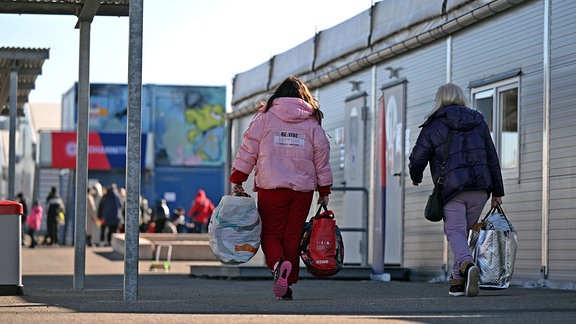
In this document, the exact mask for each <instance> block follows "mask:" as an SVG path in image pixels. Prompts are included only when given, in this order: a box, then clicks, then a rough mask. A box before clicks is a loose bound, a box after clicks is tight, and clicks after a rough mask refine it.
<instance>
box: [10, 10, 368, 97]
mask: <svg viewBox="0 0 576 324" xmlns="http://www.w3.org/2000/svg"><path fill="white" fill-rule="evenodd" d="M373 3H374V0H291V1H282V0H243V1H240V0H144V24H143V45H142V46H143V48H142V52H143V54H142V83H143V84H161V85H201V86H203V85H209V86H211V85H215V86H226V87H227V88H228V95H227V96H228V97H229V96H230V94H231V87H232V79H233V78H234V75H236V74H238V73H242V72H245V71H247V70H250V69H252V68H254V67H256V66H258V65H260V64H262V63H264V62H266V61H268V60H269V59H270V58H271V57H272V56H274V55H276V54H280V53H283V52H285V51H287V50H289V49H291V48H293V47H296V46H297V45H299V44H301V43H303V42H305V41H306V40H308V39H310V38H312V37H314V35H315V34H316V33H317V32H319V31H322V30H326V29H329V28H330V27H333V26H335V25H337V24H339V23H341V22H343V21H345V20H347V19H349V18H352V17H354V16H355V15H357V14H359V13H360V12H363V11H364V10H367V9H369V8H370V7H371V5H372V4H373ZM76 22H77V18H76V17H75V16H63V15H15V14H0V47H23V48H48V49H49V50H50V54H49V55H50V57H49V59H48V60H46V61H45V62H44V65H43V68H42V74H41V75H39V76H38V78H37V79H36V88H35V89H34V90H32V91H31V92H30V96H29V102H30V103H55V104H59V103H61V99H62V95H63V94H64V93H65V92H66V91H68V90H69V89H70V88H72V87H73V85H74V83H75V82H77V80H78V56H79V37H80V36H79V32H80V30H79V29H75V28H74V27H75V25H76ZM128 29H129V18H128V17H100V16H97V17H95V18H94V21H93V22H92V25H91V34H90V40H91V50H90V82H91V83H121V84H126V83H127V82H128ZM227 99H228V101H229V100H230V98H227Z"/></svg>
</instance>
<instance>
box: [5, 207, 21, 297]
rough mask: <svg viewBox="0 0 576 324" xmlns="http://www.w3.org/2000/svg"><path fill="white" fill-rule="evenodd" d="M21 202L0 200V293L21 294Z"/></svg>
mask: <svg viewBox="0 0 576 324" xmlns="http://www.w3.org/2000/svg"><path fill="white" fill-rule="evenodd" d="M22 213H23V208H22V204H20V203H17V202H15V201H10V200H0V256H1V257H2V261H1V262H0V295H2V296H8V295H22V294H23V293H24V291H23V289H22V258H21V255H22V222H21V221H20V217H21V215H22Z"/></svg>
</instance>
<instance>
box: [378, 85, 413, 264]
mask: <svg viewBox="0 0 576 324" xmlns="http://www.w3.org/2000/svg"><path fill="white" fill-rule="evenodd" d="M405 88H406V83H405V82H402V83H398V84H395V85H392V86H390V87H387V88H384V89H383V93H382V97H381V98H380V100H381V102H380V105H379V107H380V109H383V111H380V112H379V113H380V116H381V119H380V120H381V123H380V124H381V125H380V127H382V129H381V132H379V133H380V134H381V135H380V136H382V137H383V138H382V139H380V141H379V142H380V143H381V148H380V152H381V153H382V154H381V155H380V157H381V161H380V164H379V165H380V174H381V175H382V177H381V186H382V194H383V195H382V197H384V199H382V200H383V201H382V200H380V203H381V204H382V205H381V206H380V208H378V210H381V211H382V227H383V231H384V240H383V241H384V246H383V253H384V264H389V265H400V264H401V262H402V234H403V232H402V223H403V215H404V213H403V210H404V190H403V188H404V159H405V138H406V137H405V125H404V116H405V111H406V105H405Z"/></svg>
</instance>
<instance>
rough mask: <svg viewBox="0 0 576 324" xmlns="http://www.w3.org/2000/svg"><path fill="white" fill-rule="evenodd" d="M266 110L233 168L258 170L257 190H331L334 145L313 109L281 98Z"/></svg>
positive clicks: (256, 120) (254, 123)
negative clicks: (324, 188)
mask: <svg viewBox="0 0 576 324" xmlns="http://www.w3.org/2000/svg"><path fill="white" fill-rule="evenodd" d="M264 109H265V106H263V107H262V108H261V109H260V111H259V112H258V114H257V115H256V117H254V120H252V122H251V123H250V126H249V127H248V129H247V130H246V132H245V133H244V142H243V143H242V146H241V147H240V149H239V151H238V155H237V157H236V159H235V160H234V163H233V164H232V167H233V168H234V169H236V170H238V171H241V172H243V173H246V174H250V172H252V169H253V168H255V182H256V187H257V188H263V189H276V188H288V189H292V190H296V191H313V190H315V189H316V188H317V187H321V186H331V185H332V181H333V180H332V170H331V168H330V143H329V142H328V139H327V138H326V134H325V133H324V130H323V129H322V127H321V126H320V125H319V124H318V121H317V120H316V119H315V118H314V117H313V116H312V111H313V109H312V107H311V106H310V105H309V104H308V103H306V102H305V101H303V100H301V99H298V98H277V99H275V100H274V102H273V104H272V106H271V107H270V109H269V110H268V112H264ZM255 189H256V188H255Z"/></svg>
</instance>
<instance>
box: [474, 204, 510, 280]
mask: <svg viewBox="0 0 576 324" xmlns="http://www.w3.org/2000/svg"><path fill="white" fill-rule="evenodd" d="M469 244H470V250H471V252H472V256H473V257H474V262H475V263H476V265H477V266H478V268H479V269H480V282H479V285H480V287H482V288H502V289H503V288H508V287H509V285H510V280H511V278H512V274H513V272H514V261H515V259H516V249H517V247H518V235H517V233H516V231H515V230H514V227H513V226H512V223H510V221H509V220H508V218H507V217H506V215H505V214H504V211H503V210H502V208H501V207H500V206H499V205H498V206H496V207H493V208H492V209H490V211H489V212H488V213H487V214H486V216H485V217H484V219H483V220H482V221H480V222H479V223H477V224H475V225H474V226H473V227H472V230H471V233H470V238H469Z"/></svg>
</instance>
